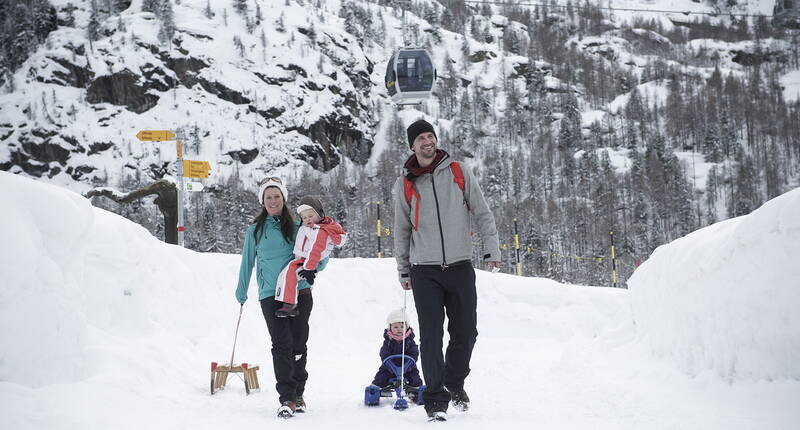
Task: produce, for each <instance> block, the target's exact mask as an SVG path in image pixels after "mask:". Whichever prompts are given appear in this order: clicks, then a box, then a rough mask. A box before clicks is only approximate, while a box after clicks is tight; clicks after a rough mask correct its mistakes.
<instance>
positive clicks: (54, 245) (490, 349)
mask: <svg viewBox="0 0 800 430" xmlns="http://www.w3.org/2000/svg"><path fill="white" fill-rule="evenodd" d="M0 207H2V208H3V210H2V211H0V237H2V238H3V240H2V242H0V243H1V244H0V273H2V279H3V283H2V287H1V288H0V327H2V328H3V330H2V332H1V333H2V334H0V415H2V416H3V421H2V422H3V424H2V427H3V428H9V429H15V430H21V429H111V428H113V429H137V430H141V429H142V428H148V429H219V428H242V429H249V428H269V427H272V426H275V425H279V424H283V422H280V423H279V422H278V421H277V418H274V414H275V410H276V408H277V395H276V394H275V391H274V389H273V388H272V387H273V385H274V379H273V376H272V371H271V367H272V366H271V362H270V357H269V353H268V338H267V333H266V327H265V324H264V322H263V319H262V317H261V313H260V309H259V308H258V306H257V303H255V302H254V301H253V300H250V301H248V302H247V304H246V305H245V307H244V316H243V318H242V323H241V329H240V332H239V342H238V346H237V350H236V351H237V352H236V357H237V358H236V360H235V361H237V362H238V361H240V360H241V361H246V362H250V363H260V364H261V370H260V371H259V378H260V382H261V385H262V390H261V391H260V392H257V393H255V394H253V395H250V396H245V394H244V387H243V384H242V383H241V382H240V381H238V380H235V379H234V380H232V381H230V383H229V386H228V388H227V389H226V390H224V391H223V392H221V393H219V395H214V396H210V395H209V393H208V384H209V370H210V368H209V365H210V362H211V361H219V362H225V361H227V360H228V359H229V357H230V352H231V346H232V341H233V333H234V328H235V324H236V318H237V316H238V309H239V306H238V304H237V303H236V301H235V299H234V289H235V283H236V279H237V272H238V262H239V257H238V256H237V255H221V254H202V253H196V252H192V251H189V250H185V249H182V248H179V247H177V246H172V245H166V244H164V243H162V242H160V241H159V240H157V239H156V238H154V237H152V236H150V235H149V234H148V233H147V232H146V231H145V230H144V229H143V228H141V227H139V226H138V225H136V224H133V223H131V222H129V221H127V220H125V219H123V218H121V217H119V216H116V215H114V214H111V213H109V212H105V211H103V210H100V209H97V208H92V207H91V206H90V204H89V202H88V201H87V200H85V199H83V198H82V197H80V196H78V195H77V194H74V193H72V192H70V191H66V190H64V189H61V188H57V187H54V186H52V185H48V184H45V183H42V182H35V181H32V180H30V179H26V178H23V177H21V176H18V175H12V174H8V173H5V172H0ZM798 215H800V190H795V191H793V192H791V193H788V194H786V195H784V196H782V197H779V198H778V199H775V200H774V201H772V202H770V203H768V204H767V205H765V207H764V208H762V209H761V210H759V211H756V212H755V213H753V214H752V215H750V216H747V217H743V218H737V219H734V220H730V221H726V222H724V223H721V224H718V225H715V226H712V227H710V228H708V229H704V230H701V231H699V232H697V233H694V234H693V235H690V236H688V237H686V238H683V239H680V240H678V241H676V242H675V243H674V244H671V245H667V246H664V247H662V248H660V249H659V250H658V251H657V252H656V253H655V255H654V256H653V258H652V259H651V260H650V261H648V262H646V263H645V264H644V265H643V266H642V267H641V268H640V269H639V271H637V274H636V275H635V277H634V278H633V279H632V280H631V282H632V284H631V285H632V286H633V287H632V288H633V289H632V290H631V291H630V292H628V291H624V290H616V289H609V288H587V287H578V286H571V285H564V284H559V283H556V282H554V281H550V280H545V279H534V278H522V277H514V276H510V275H504V274H496V275H492V274H489V273H486V272H483V271H479V272H478V278H477V279H478V290H479V308H478V312H479V327H478V330H479V333H480V334H479V336H478V343H477V345H476V348H475V354H474V356H473V362H472V368H473V371H472V374H471V375H470V377H469V379H468V380H467V386H466V388H467V390H468V391H469V393H470V396H471V398H472V403H473V405H472V409H471V411H470V412H468V413H460V412H456V411H452V410H451V413H450V423H452V424H445V425H453V424H454V425H456V426H458V428H481V429H483V428H487V427H489V426H492V427H496V428H501V427H502V428H520V429H521V428H531V426H535V427H536V428H547V429H636V430H641V429H659V430H661V429H726V430H729V429H795V428H798V426H799V425H800V410H798V409H797V408H796V405H797V401H798V399H800V380H799V379H800V376H799V375H800V372H798V363H800V360H798V359H797V358H798V357H797V353H798V351H800V347H799V346H800V343H799V342H798V331H797V329H798V327H800V324H798V320H797V313H796V309H797V307H798V305H800V300H799V299H798V293H797V292H798V286H800V282H798V280H800V279H798V271H797V268H796V265H795V267H792V262H791V261H790V258H791V256H795V257H796V256H797V255H798V245H797V243H799V241H800V230H799V229H798V221H797V220H798V219H800V216H798ZM784 254H785V255H784ZM745 257H746V258H745ZM701 263H708V264H701ZM750 263H752V265H749V264H750ZM676 265H677V266H679V270H677V269H676V268H675V267H676ZM748 273H750V275H746V274H748ZM254 278H255V277H254ZM734 280H735V282H734ZM704 287H705V288H704ZM251 288H255V286H251ZM253 292H254V290H251V296H252V293H253ZM314 299H315V303H314V311H313V313H312V318H311V339H310V342H309V349H310V351H309V364H308V369H309V373H310V375H311V376H310V379H309V383H308V386H307V391H306V399H307V401H308V403H309V408H310V410H309V412H308V413H306V414H305V415H301V416H298V417H297V418H295V419H293V420H292V421H291V422H288V423H286V425H289V426H291V427H292V428H298V429H301V428H302V429H306V428H308V429H311V428H314V429H318V428H370V429H374V428H376V427H381V428H400V427H401V426H403V427H404V428H408V427H409V426H410V427H411V428H417V427H419V428H427V427H424V426H429V425H430V424H428V423H427V422H426V420H425V417H424V412H423V411H422V408H420V407H416V406H412V407H411V408H410V409H409V410H407V411H404V412H397V411H394V410H393V409H392V408H391V407H390V406H389V403H388V402H385V403H384V404H383V406H382V407H378V408H373V409H367V408H365V407H364V406H363V404H362V401H363V388H364V386H365V385H367V384H368V383H369V382H370V380H371V378H372V376H373V375H374V373H375V371H376V368H377V366H378V349H379V347H380V343H381V332H382V328H383V322H384V318H385V315H386V313H388V312H389V311H390V310H391V309H393V308H397V307H399V306H400V305H401V304H402V300H403V293H402V291H401V290H400V289H399V287H398V285H397V283H396V278H395V273H394V261H393V260H391V259H336V260H333V261H332V262H331V263H330V265H329V266H328V269H327V270H325V271H324V272H322V273H321V274H320V276H319V277H318V284H317V285H316V286H315V289H314ZM409 305H410V306H413V299H412V298H411V296H409ZM412 313H413V312H412ZM634 317H635V318H634ZM634 321H635V322H634ZM747 339H750V340H751V341H746V340H747ZM731 345H733V346H735V347H736V350H737V357H738V358H739V359H738V361H737V363H736V366H735V369H736V370H737V372H736V373H735V374H733V375H731V374H730V373H727V372H724V371H723V372H721V371H720V370H722V369H728V368H730V367H729V366H728V365H729V360H728V359H727V358H728V357H729V354H728V353H729V351H730V349H729V347H730V346H731ZM665 347H666V348H671V349H672V350H674V351H675V352H674V353H673V354H664V353H663V348H665ZM653 351H655V352H656V353H657V354H654V353H653ZM686 351H688V352H686ZM684 352H686V353H684ZM689 352H691V353H692V354H689ZM695 352H696V353H698V354H700V359H698V360H697V361H696V362H695V363H696V364H697V366H694V367H691V366H690V367H689V368H687V366H686V365H685V360H686V359H687V358H689V359H691V358H690V356H693V354H694V353H695ZM717 357H720V358H723V359H724V360H723V361H720V362H718V361H716V359H717ZM792 358H794V359H793V360H792ZM707 359H710V361H708V360H707ZM759 367H761V368H763V371H761V372H758V371H756V370H754V369H756V368H759ZM687 371H689V372H688V373H687Z"/></svg>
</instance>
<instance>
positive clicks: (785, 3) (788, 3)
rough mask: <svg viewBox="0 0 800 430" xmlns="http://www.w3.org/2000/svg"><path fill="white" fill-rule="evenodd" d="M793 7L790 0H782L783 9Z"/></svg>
mask: <svg viewBox="0 0 800 430" xmlns="http://www.w3.org/2000/svg"><path fill="white" fill-rule="evenodd" d="M793 7H794V6H792V0H783V8H784V9H791V8H793Z"/></svg>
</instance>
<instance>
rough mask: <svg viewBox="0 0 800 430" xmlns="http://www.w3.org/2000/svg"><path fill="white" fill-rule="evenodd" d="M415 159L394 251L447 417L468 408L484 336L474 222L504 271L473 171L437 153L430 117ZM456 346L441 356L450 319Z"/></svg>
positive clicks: (432, 400)
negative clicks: (476, 349) (475, 356)
mask: <svg viewBox="0 0 800 430" xmlns="http://www.w3.org/2000/svg"><path fill="white" fill-rule="evenodd" d="M406 132H407V134H408V144H409V145H410V147H411V150H412V151H414V155H412V156H411V157H409V159H408V160H407V161H406V163H405V166H404V174H403V176H402V177H400V178H399V179H398V180H397V182H396V183H395V185H394V190H393V194H394V252H395V256H396V257H395V258H396V259H397V270H398V272H399V275H400V285H401V286H402V287H403V289H406V290H409V289H410V290H413V293H414V301H415V303H416V307H417V315H418V317H419V330H420V336H421V339H420V340H421V341H420V347H421V348H420V349H421V354H422V373H423V374H424V377H425V383H426V388H425V392H424V393H423V398H424V399H423V400H424V401H425V410H426V412H427V413H428V417H429V418H430V419H431V420H440V421H444V420H446V419H447V406H448V403H449V402H450V401H452V403H453V407H455V408H456V409H459V410H466V409H467V408H468V407H469V397H468V396H467V393H466V391H464V379H466V377H467V375H468V374H469V370H470V369H469V361H470V358H471V356H472V348H473V346H474V345H475V339H476V337H477V336H478V330H477V312H476V307H477V294H476V291H475V270H474V269H473V268H472V238H471V235H472V234H471V233H470V231H471V230H470V218H472V220H474V221H475V224H476V226H477V229H478V230H479V232H480V234H481V237H482V239H483V242H484V245H485V249H486V253H485V254H484V255H483V256H482V257H483V260H484V261H486V267H487V269H494V268H499V265H500V247H499V244H498V237H497V228H496V226H495V222H494V216H493V215H492V213H491V211H490V210H489V207H488V206H487V204H486V200H485V199H484V198H483V194H482V193H481V190H480V188H479V187H478V183H477V181H476V180H475V177H474V176H472V173H471V172H470V169H469V168H467V167H466V166H462V165H461V164H460V163H458V162H456V161H455V160H453V159H452V158H450V156H449V155H448V154H447V153H446V152H445V151H443V150H441V149H438V148H437V143H438V141H437V138H436V132H435V131H434V129H433V126H432V125H431V124H430V123H428V122H427V121H425V120H419V121H416V122H414V123H413V124H411V125H410V126H409V127H408V129H407V130H406ZM445 313H446V314H447V319H448V320H449V322H448V324H447V331H448V333H449V334H450V343H449V344H448V345H447V354H446V355H445V356H444V357H443V356H442V343H443V336H444V330H443V325H444V316H445Z"/></svg>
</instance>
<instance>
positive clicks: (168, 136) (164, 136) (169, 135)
mask: <svg viewBox="0 0 800 430" xmlns="http://www.w3.org/2000/svg"><path fill="white" fill-rule="evenodd" d="M176 137H178V136H177V135H176V134H175V133H174V132H172V131H170V130H141V131H139V132H138V133H136V138H137V139H139V140H141V141H142V142H163V141H166V140H175V138H176Z"/></svg>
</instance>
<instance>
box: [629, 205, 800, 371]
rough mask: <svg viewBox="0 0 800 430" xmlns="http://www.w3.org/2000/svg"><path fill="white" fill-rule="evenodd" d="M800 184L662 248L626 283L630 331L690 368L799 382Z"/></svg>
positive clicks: (684, 367) (686, 367)
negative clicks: (631, 319) (631, 320)
mask: <svg viewBox="0 0 800 430" xmlns="http://www.w3.org/2000/svg"><path fill="white" fill-rule="evenodd" d="M798 256H800V189H795V190H793V191H790V192H788V193H786V194H784V195H782V196H779V197H777V198H775V199H773V200H770V201H769V202H767V203H765V204H764V205H763V206H762V207H760V208H759V209H757V210H756V211H754V212H752V213H751V214H749V215H747V216H743V217H739V218H734V219H730V220H727V221H723V222H720V223H717V224H714V225H712V226H709V227H707V228H704V229H701V230H698V231H696V232H694V233H692V234H689V235H688V236H685V237H683V238H681V239H678V240H675V241H674V242H672V243H670V244H667V245H664V246H661V247H659V248H658V249H656V251H655V252H654V253H653V255H652V256H651V257H650V259H649V260H648V261H647V262H645V263H644V264H643V265H642V266H641V267H640V268H639V269H638V270H637V271H636V272H635V273H634V275H633V276H632V277H631V278H630V279H629V280H628V285H629V287H630V292H631V301H632V306H633V312H634V319H635V322H636V327H637V331H638V333H639V334H640V335H641V336H643V337H644V338H646V339H647V340H648V342H649V345H650V347H651V348H652V350H653V351H654V352H655V353H656V354H658V355H660V356H666V357H670V358H671V359H672V360H674V361H675V362H676V363H677V364H678V366H679V367H680V368H681V369H682V370H683V371H685V372H686V373H688V374H690V375H698V374H701V373H703V372H706V371H711V372H714V373H716V374H719V375H721V376H723V377H725V378H727V379H729V380H758V379H766V380H774V379H782V378H791V379H800V312H798V309H799V308H800V264H798V260H797V259H798Z"/></svg>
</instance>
